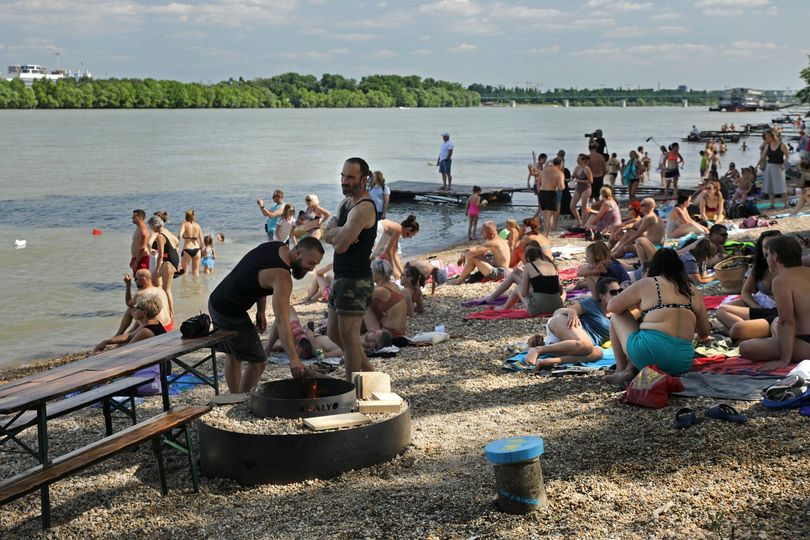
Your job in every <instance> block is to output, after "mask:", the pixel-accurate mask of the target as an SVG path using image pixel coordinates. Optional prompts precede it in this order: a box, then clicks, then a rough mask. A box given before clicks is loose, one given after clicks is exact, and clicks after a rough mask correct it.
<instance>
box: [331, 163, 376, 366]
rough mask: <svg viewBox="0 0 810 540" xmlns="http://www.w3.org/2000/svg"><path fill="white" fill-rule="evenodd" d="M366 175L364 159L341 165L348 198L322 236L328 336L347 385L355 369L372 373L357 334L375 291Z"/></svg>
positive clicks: (372, 221)
mask: <svg viewBox="0 0 810 540" xmlns="http://www.w3.org/2000/svg"><path fill="white" fill-rule="evenodd" d="M370 175H371V171H370V170H369V167H368V163H366V161H365V160H364V159H361V158H358V157H353V158H349V159H347V160H346V161H345V162H344V163H343V170H342V171H341V172H340V187H341V190H342V191H343V194H344V195H345V196H346V198H345V199H343V202H341V203H340V206H339V207H338V211H337V220H335V219H334V218H332V219H331V220H329V222H328V223H327V226H326V230H325V231H324V236H323V237H324V240H325V241H326V242H327V243H329V244H332V246H333V247H334V248H335V257H334V262H333V264H334V267H333V268H334V272H335V279H334V280H333V281H332V292H331V294H330V295H329V319H328V323H327V334H328V335H329V339H331V340H332V341H334V342H335V343H336V344H337V345H338V346H340V348H341V349H343V358H344V360H345V363H346V379H347V380H349V381H351V380H352V373H354V372H355V371H373V368H372V367H371V363H369V361H368V358H367V357H366V353H365V351H364V350H363V340H362V338H361V331H360V325H361V324H362V323H363V316H364V315H365V314H366V310H368V307H369V305H371V296H372V294H373V293H374V281H373V280H372V277H371V250H372V248H373V247H374V239H375V238H376V236H377V212H376V207H375V206H374V201H373V200H372V199H371V197H370V196H369V194H368V191H367V190H366V186H367V184H368V179H369V176H370Z"/></svg>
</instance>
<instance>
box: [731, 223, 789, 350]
mask: <svg viewBox="0 0 810 540" xmlns="http://www.w3.org/2000/svg"><path fill="white" fill-rule="evenodd" d="M781 235H782V233H781V232H779V231H774V230H770V231H765V232H763V233H762V234H760V235H759V238H757V244H756V247H755V248H754V264H753V266H752V267H751V270H750V271H749V272H748V276H746V278H745V282H744V283H743V286H742V291H741V292H740V297H739V298H738V299H736V300H732V301H731V302H729V303H727V304H723V305H721V306H720V307H719V308H717V320H719V321H720V322H721V323H723V326H725V327H726V329H727V330H728V335H729V337H731V339H734V340H738V341H744V340H746V339H754V338H766V337H768V336H770V335H771V323H772V322H773V321H774V319H776V316H777V315H778V313H777V311H776V301H775V300H774V299H773V290H772V283H773V278H774V277H775V275H776V274H774V273H773V272H772V271H771V269H770V268H768V261H766V260H765V248H766V246H767V244H768V242H770V240H771V239H773V238H776V237H777V236H781Z"/></svg>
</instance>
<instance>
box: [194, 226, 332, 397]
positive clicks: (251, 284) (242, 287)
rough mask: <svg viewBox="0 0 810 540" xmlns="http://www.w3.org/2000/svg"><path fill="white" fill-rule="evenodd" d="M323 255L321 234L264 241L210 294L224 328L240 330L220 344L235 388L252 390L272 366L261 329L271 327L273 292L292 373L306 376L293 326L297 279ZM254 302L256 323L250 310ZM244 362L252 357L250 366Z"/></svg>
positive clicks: (210, 309) (228, 378)
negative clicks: (267, 311) (289, 240)
mask: <svg viewBox="0 0 810 540" xmlns="http://www.w3.org/2000/svg"><path fill="white" fill-rule="evenodd" d="M322 258H323V246H322V245H321V242H320V240H318V239H316V238H303V239H302V240H300V241H299V242H298V244H297V245H296V246H295V247H294V248H293V249H290V248H289V247H287V245H286V244H285V243H283V242H265V243H264V244H260V245H259V246H258V247H256V248H254V249H252V250H251V251H249V252H248V253H247V254H246V255H245V256H244V257H242V260H240V261H239V262H238V263H237V264H236V266H235V267H234V268H233V270H231V272H230V273H229V274H228V275H227V276H225V279H223V280H222V282H221V283H220V284H219V285H217V288H216V289H214V292H212V293H211V296H210V297H209V299H208V312H209V313H210V314H211V319H212V320H213V321H214V323H216V324H217V325H219V327H220V328H225V329H227V330H236V331H237V332H239V334H238V335H237V336H235V337H233V338H231V339H229V340H227V341H225V342H223V343H221V344H219V345H218V346H217V347H216V348H217V349H218V350H220V351H222V352H224V353H225V381H226V382H227V383H228V390H230V391H231V392H232V393H244V392H249V391H250V389H251V388H253V387H254V386H256V384H258V382H259V379H260V378H261V376H262V373H264V368H265V367H266V366H267V355H266V353H265V351H264V347H262V344H261V341H260V339H259V334H261V333H264V331H265V330H266V329H267V315H266V314H265V309H266V307H267V297H268V296H270V295H272V296H273V315H275V318H276V322H277V323H278V333H279V339H281V343H282V345H283V346H284V350H285V351H286V353H287V355H288V356H289V357H290V371H291V372H292V374H293V377H302V376H303V375H304V365H303V364H302V363H301V359H300V358H298V351H297V349H296V347H295V342H294V340H293V335H292V329H291V328H290V294H291V293H292V278H293V277H294V278H295V279H301V278H303V277H304V276H305V275H307V272H310V271H312V270H313V269H314V268H315V267H316V266H317V265H318V264H319V263H320V262H321V259H322ZM254 304H256V324H255V326H254V324H253V321H251V320H250V317H249V316H248V313H247V312H248V310H249V309H250V308H251V307H253V305H254ZM242 362H247V368H246V369H245V371H242Z"/></svg>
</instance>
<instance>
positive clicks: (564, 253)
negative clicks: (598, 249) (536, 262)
mask: <svg viewBox="0 0 810 540" xmlns="http://www.w3.org/2000/svg"><path fill="white" fill-rule="evenodd" d="M581 253H585V248H584V247H580V246H559V247H555V248H554V249H553V251H552V252H551V254H552V255H553V256H554V258H555V259H572V258H573V257H574V255H579V254H581Z"/></svg>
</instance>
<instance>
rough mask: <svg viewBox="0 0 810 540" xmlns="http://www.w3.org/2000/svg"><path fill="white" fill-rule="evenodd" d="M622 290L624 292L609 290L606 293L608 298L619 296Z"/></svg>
mask: <svg viewBox="0 0 810 540" xmlns="http://www.w3.org/2000/svg"><path fill="white" fill-rule="evenodd" d="M623 290H624V289H610V290H609V291H608V294H610V296H618V294H619V293H620V292H622V291H623Z"/></svg>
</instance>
